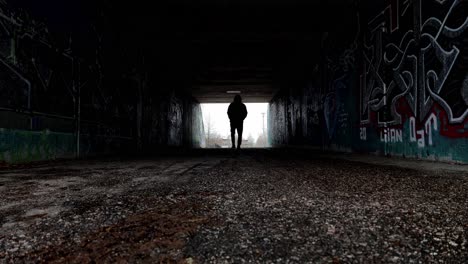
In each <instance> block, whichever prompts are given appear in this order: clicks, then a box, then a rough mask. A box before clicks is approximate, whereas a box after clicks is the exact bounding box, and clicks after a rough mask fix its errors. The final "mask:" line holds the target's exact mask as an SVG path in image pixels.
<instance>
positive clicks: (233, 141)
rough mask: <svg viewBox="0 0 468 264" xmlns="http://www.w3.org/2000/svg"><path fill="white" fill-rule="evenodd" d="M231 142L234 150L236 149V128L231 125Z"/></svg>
mask: <svg viewBox="0 0 468 264" xmlns="http://www.w3.org/2000/svg"><path fill="white" fill-rule="evenodd" d="M231 142H232V148H236V127H235V126H234V125H233V124H232V123H231Z"/></svg>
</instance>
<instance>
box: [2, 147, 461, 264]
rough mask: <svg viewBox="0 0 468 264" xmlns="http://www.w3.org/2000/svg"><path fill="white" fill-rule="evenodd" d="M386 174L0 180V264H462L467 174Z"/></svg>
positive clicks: (348, 169) (374, 162)
mask: <svg viewBox="0 0 468 264" xmlns="http://www.w3.org/2000/svg"><path fill="white" fill-rule="evenodd" d="M351 159H353V160H351ZM369 161H370V162H369ZM337 163H339V164H340V166H336V164H337ZM386 163H387V160H386V159H385V158H384V159H375V158H372V157H371V156H354V155H353V156H349V155H344V156H343V155H342V156H336V155H330V154H327V155H324V154H321V153H319V152H316V153H314V154H312V155H310V152H309V156H306V155H304V153H303V152H300V151H299V152H298V151H297V150H296V151H292V150H290V151H287V152H285V151H275V150H246V151H245V152H244V154H242V155H240V156H233V155H232V154H231V153H230V152H226V151H225V150H199V151H197V152H194V153H191V154H187V153H185V154H183V155H172V156H165V157H155V158H151V159H150V158H147V159H138V160H115V159H106V160H93V161H76V162H73V161H71V162H64V163H54V164H47V165H41V166H37V167H32V168H16V169H12V170H8V171H2V172H1V174H0V191H1V193H2V196H1V198H0V202H1V204H2V206H1V207H0V230H1V232H0V234H1V235H0V248H2V249H3V250H2V251H1V252H0V261H4V262H6V263H8V262H15V263H16V262H29V261H34V262H35V261H37V260H39V262H44V263H46V262H53V263H89V262H91V261H94V262H97V263H104V262H106V263H115V262H119V261H124V262H127V261H130V262H132V263H142V262H145V263H155V262H167V263H172V262H174V263H241V262H250V263H252V262H254V263H330V262H339V263H341V262H345V263H370V262H384V263H389V262H391V263H411V262H414V263H431V262H436V261H437V262H438V261H442V262H445V263H463V262H464V261H465V260H466V259H467V258H468V255H467V252H468V250H467V248H466V247H467V245H468V244H467V242H468V241H467V239H468V236H467V230H468V226H467V220H468V215H467V211H466V208H467V207H468V204H467V201H468V199H467V198H468V197H467V192H466V190H467V189H468V171H467V169H466V168H465V167H463V166H450V165H440V167H438V168H434V167H433V166H431V165H430V164H429V163H418V162H414V161H411V162H408V161H405V160H400V161H399V163H398V162H397V163H395V164H396V165H386ZM428 164H429V166H428ZM423 165H424V166H423ZM425 166H427V167H425ZM448 167H449V168H451V169H447V168H448ZM428 168H429V169H428ZM39 197H40V198H39Z"/></svg>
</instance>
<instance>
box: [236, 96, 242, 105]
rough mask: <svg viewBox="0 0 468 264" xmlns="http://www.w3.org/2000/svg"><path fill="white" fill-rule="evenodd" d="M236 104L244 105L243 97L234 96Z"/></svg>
mask: <svg viewBox="0 0 468 264" xmlns="http://www.w3.org/2000/svg"><path fill="white" fill-rule="evenodd" d="M234 103H242V97H241V96H240V95H236V96H234Z"/></svg>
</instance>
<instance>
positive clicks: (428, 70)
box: [270, 0, 468, 162]
mask: <svg viewBox="0 0 468 264" xmlns="http://www.w3.org/2000/svg"><path fill="white" fill-rule="evenodd" d="M382 2H384V1H382ZM467 10H468V3H467V2H465V1H455V0H448V1H422V0H416V1H402V0H395V1H388V2H386V3H382V4H380V5H378V4H376V3H375V1H361V3H360V6H357V7H356V10H355V15H356V16H355V17H354V18H351V17H350V20H349V21H350V23H349V24H348V25H343V27H344V28H343V31H342V32H329V33H323V35H322V40H321V59H320V62H319V63H317V65H315V66H313V67H311V68H309V69H306V71H308V72H309V74H308V78H307V80H306V81H303V82H301V83H299V84H296V85H289V86H285V85H282V86H281V92H280V93H279V94H278V95H277V96H276V97H275V98H274V100H273V101H272V102H271V106H270V128H271V131H270V138H271V139H272V142H271V143H272V144H273V145H284V144H296V145H304V144H306V145H309V146H315V147H319V148H323V149H331V150H340V151H355V152H364V153H376V154H380V155H391V156H404V157H412V158H423V159H430V160H444V161H456V162H468V11H467ZM351 21H355V22H354V23H352V22H351ZM303 59H304V60H307V59H308V58H307V57H305V58H303ZM296 62H297V63H300V61H299V60H296ZM298 79H301V77H300V76H299V77H298Z"/></svg>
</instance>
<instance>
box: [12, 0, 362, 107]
mask: <svg viewBox="0 0 468 264" xmlns="http://www.w3.org/2000/svg"><path fill="white" fill-rule="evenodd" d="M353 2H355V1H353V0H341V1H340V0H333V1H330V0H327V1H325V0H316V1H302V0H295V1H290V0H288V1H286V0H282V1H279V0H277V1H266V0H255V1H252V0H249V1H247V0H244V1H228V0H224V1H213V0H204V1H197V2H196V3H192V2H189V1H183V0H178V1H158V2H157V3H154V2H153V3H149V1H133V2H131V3H128V2H125V3H123V2H120V1H119V2H112V1H107V0H100V1H67V4H64V3H63V2H62V1H58V0H45V1H42V2H41V3H42V5H41V4H38V2H37V1H29V0H18V1H17V3H18V5H21V6H29V7H30V8H31V9H32V10H33V11H34V12H36V13H38V14H39V16H46V17H48V18H49V19H51V20H52V22H53V23H55V24H56V26H57V27H63V26H64V25H65V26H67V27H70V25H71V27H72V28H75V30H76V31H77V32H78V33H76V34H75V35H81V36H82V38H81V39H82V41H81V42H86V41H87V40H88V39H87V37H86V36H87V34H86V32H85V31H86V30H85V29H83V27H82V24H83V21H86V20H90V21H93V20H97V19H96V17H101V24H102V25H100V26H101V28H103V29H104V30H106V31H107V35H109V36H110V37H108V38H107V41H106V42H105V43H104V44H106V43H107V44H106V49H107V51H106V54H107V56H108V57H112V59H109V60H108V61H109V62H108V65H107V67H106V69H108V70H109V69H111V70H112V69H113V68H117V67H119V70H120V74H122V75H125V74H127V73H129V72H131V71H135V70H136V71H147V72H148V73H149V74H148V75H149V76H150V79H151V80H150V86H151V88H152V89H154V90H158V91H160V90H161V91H162V90H173V89H178V90H185V91H187V92H190V93H192V95H193V96H194V97H195V98H196V99H197V100H198V101H199V102H201V103H205V102H229V101H231V100H232V94H228V93H227V92H228V91H240V92H241V93H242V95H243V97H244V100H245V101H246V102H269V101H270V100H271V99H272V97H273V96H274V94H275V93H276V91H277V90H278V88H277V87H276V86H275V85H274V84H277V83H281V81H284V80H285V79H287V78H288V77H287V76H288V71H294V70H295V67H296V65H294V63H293V61H294V56H298V54H297V53H298V52H296V50H297V49H298V48H303V47H298V45H302V46H304V45H306V46H307V50H309V51H310V53H311V54H310V57H311V60H313V59H314V58H318V57H319V56H318V54H314V53H317V52H318V50H319V47H320V40H321V34H322V32H324V31H333V30H339V27H340V25H341V24H343V23H346V19H347V16H346V15H345V14H346V13H347V11H348V9H347V7H349V6H351V5H353ZM48 3H49V4H48ZM50 6H55V9H54V8H52V9H51V8H45V7H50ZM93 27H94V26H93ZM87 30H88V31H92V30H96V29H95V28H92V29H87ZM75 39H76V38H75ZM75 42H78V43H80V40H79V38H78V39H77V40H75ZM77 45H78V44H77ZM79 46H85V45H83V43H80V45H79ZM112 49H113V51H112ZM106 54H105V55H106ZM116 54H118V55H119V56H120V57H119V58H116V57H117V56H116ZM121 54H125V55H124V56H122V55H121ZM311 64H313V62H312V61H311ZM119 65H120V66H119ZM302 66H303V65H302ZM302 68H304V67H302Z"/></svg>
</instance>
